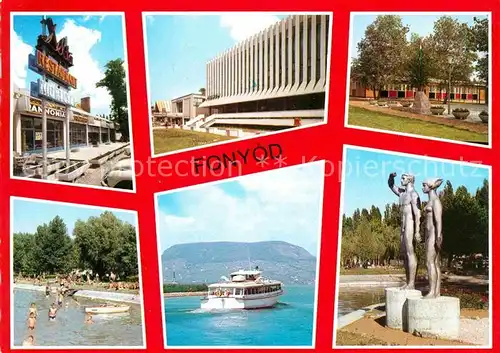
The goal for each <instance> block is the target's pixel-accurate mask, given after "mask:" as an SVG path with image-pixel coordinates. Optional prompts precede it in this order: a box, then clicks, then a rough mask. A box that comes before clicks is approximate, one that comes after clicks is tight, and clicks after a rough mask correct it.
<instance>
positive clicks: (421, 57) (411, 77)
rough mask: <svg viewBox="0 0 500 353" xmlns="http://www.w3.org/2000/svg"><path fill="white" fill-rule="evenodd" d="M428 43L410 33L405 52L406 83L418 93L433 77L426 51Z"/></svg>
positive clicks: (430, 62) (429, 56)
mask: <svg viewBox="0 0 500 353" xmlns="http://www.w3.org/2000/svg"><path fill="white" fill-rule="evenodd" d="M428 42H429V41H428V40H427V39H426V38H423V37H420V36H419V35H418V34H415V33H412V35H411V39H410V43H409V45H408V47H407V52H406V68H407V75H408V77H407V79H406V80H407V82H409V83H410V85H411V86H412V87H416V88H417V89H418V90H419V91H423V90H424V87H425V86H427V84H428V83H429V79H430V78H431V77H433V76H434V75H435V72H434V71H435V70H434V67H433V65H432V58H431V55H430V53H429V50H428V44H429V43H428Z"/></svg>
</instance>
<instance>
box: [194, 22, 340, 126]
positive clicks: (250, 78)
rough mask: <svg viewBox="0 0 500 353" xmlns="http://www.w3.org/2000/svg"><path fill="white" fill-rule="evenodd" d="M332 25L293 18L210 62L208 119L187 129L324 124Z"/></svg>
mask: <svg viewBox="0 0 500 353" xmlns="http://www.w3.org/2000/svg"><path fill="white" fill-rule="evenodd" d="M331 21H332V19H331V15H330V14H318V15H311V14H308V15H293V16H289V17H287V18H285V19H283V20H281V21H279V22H277V23H275V24H274V25H272V26H270V27H269V28H267V29H265V30H263V31H261V32H260V33H258V34H255V35H253V36H252V37H250V38H248V39H246V40H244V41H242V42H240V43H238V44H237V45H236V46H234V47H233V48H231V49H229V50H227V51H225V52H224V53H221V54H220V55H218V56H217V57H215V58H213V59H212V60H210V61H209V62H208V63H207V65H206V76H207V80H206V95H207V100H206V101H204V102H203V103H202V104H201V105H200V107H201V108H207V110H208V111H207V114H205V116H204V117H200V116H198V117H197V118H195V119H191V121H189V122H188V123H186V125H187V126H191V127H196V128H208V127H222V128H230V127H238V128H247V129H250V130H252V129H255V130H276V129H284V128H289V127H293V126H297V125H308V124H312V123H317V122H322V121H324V118H325V112H326V110H325V98H326V91H327V83H328V77H329V72H328V68H329V58H330V55H329V52H330V39H331V37H330V32H331V28H330V26H331Z"/></svg>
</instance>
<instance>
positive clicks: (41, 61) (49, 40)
mask: <svg viewBox="0 0 500 353" xmlns="http://www.w3.org/2000/svg"><path fill="white" fill-rule="evenodd" d="M41 23H42V26H43V28H44V30H43V34H40V35H39V36H38V40H37V45H36V55H32V54H30V55H29V57H28V63H29V68H30V69H31V70H33V71H35V72H37V73H39V74H46V75H49V76H51V77H52V78H53V79H55V80H56V81H58V82H61V83H62V84H63V85H64V86H66V87H68V88H69V87H73V88H77V80H76V78H75V77H74V76H73V75H71V74H70V73H69V68H70V67H72V66H73V54H72V53H71V52H70V51H69V46H68V39H67V37H64V38H62V39H61V40H59V41H58V40H57V38H56V27H57V25H56V24H55V23H54V21H53V20H52V18H45V16H44V18H43V19H42V21H41ZM45 29H47V31H48V34H45Z"/></svg>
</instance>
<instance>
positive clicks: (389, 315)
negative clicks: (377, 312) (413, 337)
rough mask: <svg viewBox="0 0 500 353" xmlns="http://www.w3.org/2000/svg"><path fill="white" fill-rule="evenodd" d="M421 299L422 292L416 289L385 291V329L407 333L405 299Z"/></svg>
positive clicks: (391, 289) (388, 289)
mask: <svg viewBox="0 0 500 353" xmlns="http://www.w3.org/2000/svg"><path fill="white" fill-rule="evenodd" d="M409 298H415V299H420V298H422V292H421V291H419V290H416V289H401V288H386V289H385V313H386V315H385V324H386V326H387V327H390V328H395V329H399V330H403V331H406V332H408V321H407V317H408V315H407V313H406V312H407V308H406V307H407V304H406V302H407V299H409Z"/></svg>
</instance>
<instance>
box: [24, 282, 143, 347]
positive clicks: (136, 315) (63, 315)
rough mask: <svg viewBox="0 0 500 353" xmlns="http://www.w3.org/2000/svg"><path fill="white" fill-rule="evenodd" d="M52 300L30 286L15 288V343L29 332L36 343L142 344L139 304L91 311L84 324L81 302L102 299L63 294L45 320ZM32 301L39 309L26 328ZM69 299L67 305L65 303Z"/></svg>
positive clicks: (84, 304) (67, 344) (78, 344)
mask: <svg viewBox="0 0 500 353" xmlns="http://www.w3.org/2000/svg"><path fill="white" fill-rule="evenodd" d="M54 301H55V297H54V296H53V295H51V296H50V297H49V298H46V297H45V293H43V292H38V291H30V290H20V289H15V290H14V345H16V346H20V345H22V343H23V341H24V339H26V337H27V336H28V335H30V334H32V335H33V336H34V337H35V345H36V346H123V347H124V346H142V345H143V337H142V319H141V317H142V314H141V308H140V306H138V305H133V304H132V305H130V311H129V312H128V313H123V314H110V315H94V316H93V320H94V323H93V324H90V325H88V324H84V319H85V310H84V306H88V305H95V304H97V305H98V304H103V303H104V302H102V301H96V300H92V301H91V300H88V299H83V298H78V303H80V305H78V303H77V302H76V301H75V300H73V299H71V298H65V302H64V304H63V307H62V308H61V309H59V310H58V312H57V318H56V320H55V321H49V320H48V310H49V307H50V305H51V304H52V303H53V302H54ZM32 302H34V303H35V304H36V307H37V310H38V317H37V322H36V328H35V330H34V332H32V333H29V332H28V325H27V318H28V308H29V306H30V304H31V303H32ZM66 303H68V307H66Z"/></svg>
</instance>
